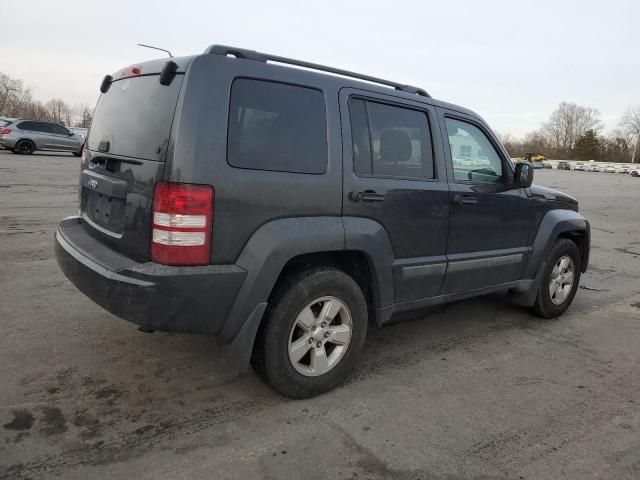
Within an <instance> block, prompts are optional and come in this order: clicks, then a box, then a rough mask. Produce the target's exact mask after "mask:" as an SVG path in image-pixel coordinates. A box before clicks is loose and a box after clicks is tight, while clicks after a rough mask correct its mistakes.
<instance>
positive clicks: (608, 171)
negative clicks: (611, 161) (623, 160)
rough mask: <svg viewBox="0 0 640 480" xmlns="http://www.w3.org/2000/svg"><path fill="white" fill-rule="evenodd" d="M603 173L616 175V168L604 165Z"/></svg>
mask: <svg viewBox="0 0 640 480" xmlns="http://www.w3.org/2000/svg"><path fill="white" fill-rule="evenodd" d="M603 171H604V172H605V173H616V167H615V166H614V165H606V166H605V167H604V170H603Z"/></svg>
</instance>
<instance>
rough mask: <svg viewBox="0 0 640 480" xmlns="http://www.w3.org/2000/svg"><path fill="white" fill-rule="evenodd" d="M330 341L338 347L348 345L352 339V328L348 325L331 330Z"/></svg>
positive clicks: (337, 326)
mask: <svg viewBox="0 0 640 480" xmlns="http://www.w3.org/2000/svg"><path fill="white" fill-rule="evenodd" d="M329 333H330V336H329V341H330V342H331V343H335V344H337V345H346V344H347V343H349V339H350V338H351V328H349V326H348V325H336V326H334V327H331V328H330V329H329Z"/></svg>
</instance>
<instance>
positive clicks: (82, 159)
mask: <svg viewBox="0 0 640 480" xmlns="http://www.w3.org/2000/svg"><path fill="white" fill-rule="evenodd" d="M80 166H81V167H82V169H83V170H84V169H85V168H87V166H88V162H87V147H82V156H81V157H80Z"/></svg>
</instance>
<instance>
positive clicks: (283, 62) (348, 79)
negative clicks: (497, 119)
mask: <svg viewBox="0 0 640 480" xmlns="http://www.w3.org/2000/svg"><path fill="white" fill-rule="evenodd" d="M218 48H219V50H216V49H218ZM210 55H216V56H217V57H218V58H219V59H220V60H222V61H241V62H255V63H256V64H258V65H262V66H264V68H265V69H286V70H290V71H294V70H295V71H300V70H301V69H302V70H304V71H305V72H306V73H307V74H309V75H313V76H318V77H322V78H323V79H324V80H326V81H327V82H329V83H333V84H334V86H335V87H337V88H354V89H360V90H368V91H371V92H374V93H380V94H383V95H385V94H386V95H388V94H389V93H393V95H394V96H397V97H402V98H405V99H407V100H410V101H414V102H421V103H425V104H428V105H432V106H435V107H441V108H445V109H448V110H453V111H456V112H458V113H462V114H465V115H469V116H472V117H475V118H478V119H480V120H482V121H483V122H484V119H483V118H482V117H481V116H480V115H478V114H477V113H476V112H474V111H473V110H470V109H468V108H465V107H462V106H460V105H456V104H454V103H450V102H446V101H443V100H438V99H435V98H433V97H431V96H430V95H429V94H427V93H426V91H424V90H422V89H420V88H418V87H412V86H410V85H402V84H400V83H396V82H393V81H387V80H383V79H376V77H371V76H369V75H364V74H359V73H355V72H347V71H345V70H341V69H336V68H333V67H325V66H324V65H318V64H313V63H309V62H304V61H300V60H294V59H289V58H285V57H279V56H276V55H269V54H264V53H259V52H255V51H252V50H246V49H242V48H236V47H226V46H221V45H212V46H210V47H208V48H207V49H206V50H205V53H203V54H198V55H190V56H184V57H171V58H169V59H167V58H164V59H156V60H148V61H144V62H138V63H135V64H132V65H129V66H127V67H125V68H122V69H120V70H118V71H116V72H114V73H113V75H112V77H113V80H114V81H115V80H118V79H120V78H123V77H126V76H127V72H130V71H131V69H132V68H133V67H139V68H140V69H141V71H142V74H153V73H160V72H161V71H162V69H163V68H164V67H165V66H166V65H167V63H168V62H174V63H175V64H176V67H177V69H176V71H177V72H178V73H180V72H182V73H184V72H186V70H187V69H188V67H189V64H190V63H191V62H193V61H194V60H196V59H197V58H199V57H209V56H210ZM261 56H263V57H264V58H263V57H261ZM265 59H268V60H270V61H267V60H265ZM273 59H277V60H275V62H276V63H272V62H273ZM287 62H296V63H289V64H287ZM304 65H312V66H315V67H319V68H313V67H305V66H304ZM323 69H325V70H323ZM336 71H340V72H344V73H346V74H348V75H345V74H337V73H335V72H336ZM367 78H368V79H374V80H373V81H372V80H366V79H367ZM363 79H365V80H363ZM375 80H379V82H376V81H375ZM380 82H387V83H389V84H393V85H397V86H398V88H395V89H394V88H393V87H392V86H389V85H387V86H385V85H384V84H382V83H380ZM403 89H404V90H403ZM416 91H420V92H421V93H420V94H419V93H415V92H416ZM485 123H486V122H485Z"/></svg>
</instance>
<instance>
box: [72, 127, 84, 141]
mask: <svg viewBox="0 0 640 480" xmlns="http://www.w3.org/2000/svg"><path fill="white" fill-rule="evenodd" d="M69 130H70V131H72V132H73V133H75V134H76V135H78V136H79V137H80V138H82V139H85V138H87V132H88V131H89V129H88V128H82V127H69Z"/></svg>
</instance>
